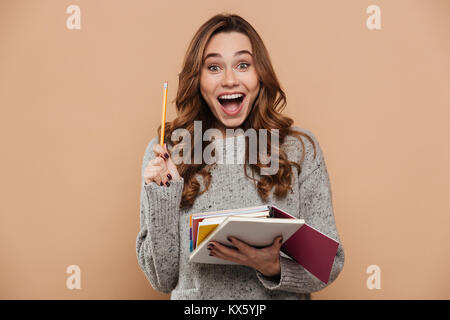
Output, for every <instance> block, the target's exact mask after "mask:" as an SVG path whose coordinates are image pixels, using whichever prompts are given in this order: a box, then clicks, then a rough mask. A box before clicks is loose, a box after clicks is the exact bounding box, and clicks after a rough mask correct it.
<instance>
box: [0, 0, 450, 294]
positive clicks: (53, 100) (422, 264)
mask: <svg viewBox="0 0 450 320" xmlns="http://www.w3.org/2000/svg"><path fill="white" fill-rule="evenodd" d="M71 4H77V5H79V6H80V8H81V30H69V29H68V28H67V27H66V19H67V18H68V16H69V14H67V13H66V8H67V7H68V6H69V5H71ZM372 4H376V5H379V6H380V8H381V23H382V29H381V30H368V28H367V27H366V19H367V18H368V16H369V14H367V13H366V8H367V7H368V6H369V5H372ZM219 12H232V13H237V14H239V15H241V16H242V17H244V18H245V19H247V20H248V21H249V22H250V23H251V24H252V25H253V26H254V27H255V29H256V30H257V31H258V32H259V34H260V35H261V37H262V38H263V40H264V42H265V44H266V46H267V47H268V50H269V52H270V54H271V58H272V62H273V64H274V67H275V70H276V72H277V75H278V77H279V79H280V81H281V84H282V87H283V89H285V92H286V94H287V98H288V106H287V108H286V110H285V113H286V114H287V115H289V116H291V117H292V118H293V119H294V120H295V124H296V125H299V126H301V127H304V128H307V129H309V130H311V131H312V132H313V133H314V134H315V135H316V137H317V138H318V139H319V142H320V144H321V146H322V148H323V150H324V154H325V157H326V162H327V166H328V170H329V174H330V179H331V183H332V192H333V203H334V209H335V218H336V224H337V228H338V232H339V234H340V237H341V240H342V243H343V245H344V248H345V253H346V261H345V267H344V269H343V271H342V273H341V274H340V276H339V278H338V279H337V280H336V281H335V282H334V283H333V284H332V285H330V286H329V287H327V288H325V289H324V290H322V291H320V292H317V293H314V294H313V299H449V298H450V277H449V276H448V271H449V270H450V236H449V232H448V228H449V224H450V215H449V212H450V210H449V209H450V204H449V201H448V199H449V190H450V182H449V181H450V168H449V165H448V164H449V163H450V146H449V136H450V128H449V127H450V126H449V119H450V108H449V107H450V90H449V88H450V59H449V56H450V2H449V1H447V0H441V1H438V0H433V1H430V0H420V1H419V0H397V1H381V0H371V1H363V0H345V1H332V0H329V1H312V0H311V1H256V0H254V1H241V0H237V1H231V0H230V1H223V2H222V3H219V2H218V1H206V0H205V1H203V0H202V1H199V0H197V1H182V0H177V1H125V0H123V1H112V0H97V1H87V0H76V1H75V0H73V1H63V0H60V1H54V0H45V1H44V0H40V1H24V0H9V1H8V0H0V105H1V117H0V139H1V166H0V170H1V171H0V176H1V179H2V183H1V185H0V188H1V189H0V195H1V201H0V210H1V215H0V219H1V220H0V298H2V299H153V298H158V299H166V298H168V297H169V296H168V295H163V294H160V293H157V292H155V291H153V289H152V288H151V286H150V284H149V283H148V282H147V280H146V278H145V276H144V274H143V273H142V272H141V271H140V269H139V266H138V264H137V258H136V253H135V241H136V235H137V233H138V230H139V195H140V181H141V180H140V179H141V178H140V169H141V164H142V163H141V161H142V157H143V154H144V150H145V147H146V146H147V143H148V142H149V141H150V140H151V138H153V137H154V136H155V135H156V128H157V126H158V125H159V123H160V109H161V104H162V84H163V81H164V80H168V81H169V100H170V101H172V100H173V99H174V98H175V93H176V87H177V84H178V78H177V75H178V73H179V72H180V70H181V63H182V58H183V56H184V53H185V51H186V49H187V45H188V43H189V41H190V39H191V38H192V36H193V34H194V32H195V31H196V30H197V29H198V27H199V26H200V25H201V24H202V23H203V22H205V21H206V20H207V19H208V18H210V17H211V16H212V15H214V14H216V13H219ZM168 109H169V110H168V114H167V120H172V119H173V118H174V117H175V112H174V110H175V109H174V105H173V103H171V104H169V106H168ZM69 265H78V266H80V268H81V286H82V287H81V290H68V289H67V288H66V279H67V277H68V276H69V275H68V274H66V268H67V267H68V266H69ZM370 265H378V266H379V267H380V268H381V289H379V290H369V289H368V288H367V286H366V280H367V278H368V276H369V275H368V274H367V273H366V269H367V267H368V266H370Z"/></svg>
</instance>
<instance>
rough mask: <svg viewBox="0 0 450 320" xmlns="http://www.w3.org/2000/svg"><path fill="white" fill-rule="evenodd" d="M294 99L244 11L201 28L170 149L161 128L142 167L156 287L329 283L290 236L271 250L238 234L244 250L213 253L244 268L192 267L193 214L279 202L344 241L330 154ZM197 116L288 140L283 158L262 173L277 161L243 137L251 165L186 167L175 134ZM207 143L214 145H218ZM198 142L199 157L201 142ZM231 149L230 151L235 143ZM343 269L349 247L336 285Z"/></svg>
mask: <svg viewBox="0 0 450 320" xmlns="http://www.w3.org/2000/svg"><path fill="white" fill-rule="evenodd" d="M227 98H228V99H227ZM285 105H286V98H285V94H284V92H283V91H282V90H281V88H280V85H279V82H278V80H277V78H276V76H275V72H274V70H273V68H272V64H271V62H270V58H269V54H268V52H267V50H266V48H265V46H264V44H263V41H262V40H261V38H260V37H259V35H258V34H257V32H256V31H255V30H254V29H253V27H252V26H251V25H250V24H249V23H248V22H247V21H245V20H244V19H242V18H241V17H239V16H237V15H216V16H214V17H212V18H211V19H210V20H208V21H207V22H206V23H205V24H203V25H202V26H201V27H200V29H199V30H198V31H197V33H196V34H195V35H194V38H193V39H192V41H191V43H190V45H189V48H188V50H187V53H186V56H185V58H184V62H183V68H182V72H181V73H180V75H179V87H178V92H177V96H176V107H177V114H178V116H177V118H176V119H175V120H174V121H173V122H171V123H167V124H166V129H165V137H164V141H165V142H166V144H165V146H164V148H163V147H162V146H160V145H159V143H158V141H159V135H160V132H161V127H159V128H158V137H155V138H153V139H152V141H151V142H150V143H149V145H148V146H147V149H146V151H145V155H144V159H143V164H142V177H143V179H142V192H141V213H140V218H141V220H140V222H141V229H140V232H139V234H138V236H137V243H136V253H137V257H138V262H139V265H140V267H141V269H142V271H143V272H144V274H145V275H146V277H147V279H148V280H149V281H150V283H151V285H152V286H153V288H155V289H156V290H158V291H161V292H165V293H169V292H171V293H172V295H171V298H172V299H310V298H311V295H310V294H311V292H315V291H318V290H321V289H322V288H324V287H325V286H326V284H325V283H323V282H321V281H320V280H318V279H317V278H316V277H314V276H313V275H312V274H311V273H309V272H308V271H307V270H305V269H304V268H303V267H302V266H301V265H299V264H298V263H296V262H295V261H293V260H292V259H290V258H288V257H286V256H283V255H280V246H281V239H280V237H278V238H276V239H274V241H273V244H272V245H271V246H269V247H266V248H263V249H256V248H253V247H251V246H249V245H247V244H245V243H244V242H241V241H240V240H239V239H234V238H233V239H232V241H233V244H234V245H235V247H236V249H232V248H228V247H225V246H223V245H221V244H220V243H217V242H212V243H210V244H209V245H208V248H209V249H210V252H211V255H213V256H216V257H218V258H221V259H225V260H230V261H234V262H237V263H238V264H239V265H215V264H197V263H189V254H190V250H189V215H190V214H192V213H198V212H209V211H216V210H225V209H233V208H243V207H251V206H259V205H264V204H274V205H276V206H277V207H279V208H282V209H284V210H285V211H286V212H289V213H291V214H292V215H295V216H296V217H298V218H302V219H304V220H305V221H306V222H307V223H308V224H309V225H311V226H312V227H314V228H316V229H318V230H320V231H321V232H323V233H325V234H327V235H328V236H330V237H332V238H334V239H335V240H337V241H339V235H338V233H337V231H336V226H335V222H334V214H333V207H332V198H331V188H330V182H329V177H328V173H327V169H326V165H325V161H324V158H323V154H322V151H321V149H320V146H319V144H318V142H317V139H316V138H315V137H314V135H313V134H312V133H311V132H310V131H308V130H306V129H301V128H299V127H294V126H292V123H293V120H291V119H290V118H288V117H286V116H283V115H282V114H281V111H282V109H283V108H284V107H285ZM194 122H195V123H198V122H200V123H201V125H202V128H203V129H211V128H217V129H218V130H219V132H221V133H223V135H224V136H225V131H226V130H227V129H228V130H230V129H238V128H239V129H242V130H243V131H246V130H248V129H256V130H261V129H267V132H269V134H270V135H273V134H275V135H276V137H277V138H278V139H279V141H280V145H279V148H275V151H274V152H273V153H272V152H271V155H276V156H277V158H276V159H277V161H278V162H279V163H278V165H279V167H278V170H277V172H276V173H275V174H272V175H265V174H261V173H262V169H264V168H266V167H267V166H268V165H267V163H263V161H261V157H259V156H258V161H257V163H252V164H250V163H249V162H247V155H248V154H249V144H248V141H247V140H246V139H240V140H239V139H238V138H239V137H238V138H231V141H233V139H236V140H239V141H240V142H241V143H242V142H243V143H244V147H245V159H244V160H245V161H246V163H245V164H235V163H234V164H219V163H213V164H206V163H205V162H204V161H202V163H197V162H195V161H189V162H188V163H186V162H184V163H179V164H176V163H175V162H174V161H173V159H172V156H174V152H173V151H174V150H175V149H174V147H176V146H177V145H178V144H180V143H181V141H171V136H172V133H173V132H174V131H175V130H177V129H180V128H183V129H186V130H187V132H189V133H190V134H191V136H193V134H194ZM274 129H278V134H276V133H273V132H276V131H275V130H274ZM240 137H242V135H241V136H240ZM271 137H272V136H271ZM223 141H228V142H230V139H225V140H220V138H218V139H216V140H215V141H214V142H213V143H217V145H216V146H217V147H218V148H221V147H224V146H225V145H228V144H226V143H222V144H220V143H219V142H223ZM272 141H273V140H272V139H269V138H268V139H267V142H266V144H267V145H264V146H263V147H267V149H266V150H272V148H271V147H272V145H271V142H272ZM200 142H201V143H200V147H201V148H202V149H201V150H204V149H205V147H206V146H208V141H202V140H200ZM258 144H261V142H260V141H258ZM189 147H190V148H189V149H190V150H191V151H192V152H191V153H189V155H188V158H190V159H192V156H191V155H193V154H194V152H193V150H194V147H198V145H197V146H196V145H195V143H190V144H189ZM259 147H260V146H258V148H259ZM235 150H236V149H235ZM258 150H260V149H258ZM222 151H224V152H225V154H226V153H227V152H229V149H225V150H222ZM171 152H173V153H172V156H171ZM183 153H184V152H183ZM234 155H235V153H234ZM183 156H185V155H183ZM271 159H273V158H271ZM249 169H250V171H251V177H250V176H249ZM343 265H344V251H343V248H342V245H339V248H338V251H337V254H336V257H335V260H334V264H333V268H332V272H331V275H330V280H329V282H328V284H330V283H331V282H333V281H334V280H335V279H336V278H337V276H338V274H339V273H340V272H341V270H342V268H343Z"/></svg>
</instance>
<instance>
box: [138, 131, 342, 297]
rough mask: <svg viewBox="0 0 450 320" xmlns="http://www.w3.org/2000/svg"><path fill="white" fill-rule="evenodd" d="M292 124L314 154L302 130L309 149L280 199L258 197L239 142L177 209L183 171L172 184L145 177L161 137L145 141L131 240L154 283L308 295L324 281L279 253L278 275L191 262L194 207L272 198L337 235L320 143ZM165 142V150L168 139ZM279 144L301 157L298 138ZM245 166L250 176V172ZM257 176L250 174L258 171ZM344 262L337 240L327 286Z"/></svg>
mask: <svg viewBox="0 0 450 320" xmlns="http://www.w3.org/2000/svg"><path fill="white" fill-rule="evenodd" d="M293 128H294V129H295V130H297V131H302V132H304V133H307V134H308V135H309V136H310V137H311V138H312V139H313V141H314V142H315V144H316V150H317V155H316V158H315V159H314V149H313V146H312V144H311V143H310V142H309V140H307V139H306V138H304V137H301V139H302V140H303V142H304V144H305V150H306V153H305V159H304V163H303V166H302V168H303V169H302V171H301V174H300V175H299V174H298V171H297V168H295V167H292V170H293V172H294V175H293V176H294V178H293V180H292V181H293V184H292V186H293V188H292V191H291V192H289V193H288V194H287V196H286V197H285V198H283V199H281V200H279V199H276V197H275V196H274V195H273V193H272V192H273V190H272V192H271V194H270V196H269V198H268V199H267V200H266V201H264V200H262V198H261V197H260V196H259V195H258V193H257V190H256V188H255V185H254V182H253V181H252V180H250V179H249V178H247V177H245V174H244V165H243V164H240V163H242V162H239V160H238V159H237V158H236V157H238V156H239V154H238V153H237V152H236V151H237V150H238V149H237V145H238V143H236V144H235V149H234V151H235V152H234V156H235V160H236V161H235V162H234V164H232V163H229V161H228V160H227V161H223V164H220V163H219V164H217V163H216V164H214V165H213V168H212V170H211V176H212V183H211V185H210V188H209V190H208V191H207V192H205V193H204V194H202V195H200V196H198V197H197V198H196V200H195V202H194V205H193V206H192V207H191V208H189V209H180V208H179V205H180V201H181V195H182V192H183V187H184V179H183V178H182V179H181V180H177V181H171V182H170V186H169V187H166V186H159V185H157V184H156V183H154V182H152V183H150V184H148V185H147V184H145V183H144V178H143V172H144V168H145V167H146V166H147V164H148V162H149V161H150V160H151V159H153V158H154V154H153V151H152V147H153V145H154V144H156V143H159V142H158V139H157V137H155V138H153V139H152V140H151V141H150V143H149V144H148V146H147V148H146V150H145V154H144V159H143V163H142V172H141V177H142V182H141V200H140V208H141V209H140V231H139V234H138V235H137V239H136V254H137V259H138V263H139V266H140V268H141V270H142V271H143V272H144V274H145V276H146V278H147V279H148V281H149V282H150V284H151V285H152V287H153V288H154V289H155V290H158V291H161V292H164V293H169V292H171V293H172V294H171V299H263V300H266V299H311V294H310V293H311V292H315V291H319V290H321V289H323V288H324V287H326V286H327V285H326V284H324V283H323V282H321V281H320V280H319V279H317V278H316V277H315V276H313V275H312V274H311V273H309V271H307V270H305V269H304V268H303V267H302V266H300V265H299V264H297V263H296V262H295V261H294V260H291V259H290V258H288V257H286V256H284V255H282V256H281V257H280V263H281V276H280V277H278V278H270V277H266V276H264V275H262V274H261V273H259V272H258V271H256V270H254V269H252V268H249V267H246V266H238V265H215V264H199V263H190V262H189V254H190V252H189V215H190V214H192V213H198V212H209V211H215V210H225V209H234V208H243V207H252V206H260V205H265V204H273V205H275V206H277V207H279V208H280V209H283V210H285V211H286V212H288V213H290V214H291V215H294V216H296V217H298V218H302V219H304V220H305V222H306V223H308V224H309V225H310V226H312V227H314V228H316V229H318V230H319V231H321V232H323V233H325V234H326V235H328V236H330V237H331V238H333V239H335V240H337V241H339V242H340V239H339V235H338V232H337V230H336V225H335V221H334V213H333V205H332V194H331V186H330V181H329V176H328V172H327V168H326V165H325V161H324V156H323V153H322V150H321V148H320V146H319V144H318V141H317V139H316V137H315V136H314V135H313V134H312V132H311V131H309V130H307V129H303V128H299V127H293ZM235 139H238V138H231V140H230V139H225V140H222V141H226V142H225V143H222V144H221V146H222V148H223V152H224V155H226V154H227V152H230V149H229V148H228V147H227V146H229V142H230V141H232V142H234V141H235ZM166 143H167V144H168V148H169V151H170V150H171V145H170V142H169V141H166ZM233 144H234V143H233ZM280 148H283V149H284V150H285V152H286V153H287V156H288V159H289V160H291V161H296V162H297V163H300V159H301V152H302V144H301V143H300V141H298V139H297V138H296V137H293V136H287V137H286V140H285V141H284V143H283V144H280ZM227 159H230V158H227ZM247 172H248V174H249V175H250V176H251V171H250V170H247ZM259 177H260V176H259V175H258V174H255V178H259ZM197 179H198V180H199V182H200V186H201V189H200V190H203V188H204V184H203V179H202V177H201V176H198V178H197ZM343 266H344V250H343V247H342V244H340V245H339V248H338V251H337V254H336V257H335V260H334V264H333V268H332V271H331V275H330V281H329V282H328V285H329V284H330V283H332V282H333V281H334V280H335V279H336V278H337V276H338V275H339V273H340V272H341V270H342V268H343Z"/></svg>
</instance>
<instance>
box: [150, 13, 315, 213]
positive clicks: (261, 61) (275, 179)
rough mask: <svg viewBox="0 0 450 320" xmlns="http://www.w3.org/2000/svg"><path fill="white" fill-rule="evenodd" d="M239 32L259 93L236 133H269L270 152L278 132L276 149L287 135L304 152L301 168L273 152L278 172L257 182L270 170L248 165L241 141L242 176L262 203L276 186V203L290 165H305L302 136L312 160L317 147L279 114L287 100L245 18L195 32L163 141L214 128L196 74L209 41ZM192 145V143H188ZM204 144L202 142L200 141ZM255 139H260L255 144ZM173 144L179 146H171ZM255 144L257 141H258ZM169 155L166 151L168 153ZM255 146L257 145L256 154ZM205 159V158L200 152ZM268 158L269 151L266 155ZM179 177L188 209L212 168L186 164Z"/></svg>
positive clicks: (220, 19)
mask: <svg viewBox="0 0 450 320" xmlns="http://www.w3.org/2000/svg"><path fill="white" fill-rule="evenodd" d="M232 31H235V32H240V33H242V34H244V35H246V36H247V37H248V38H249V39H250V42H251V45H252V49H253V57H254V66H255V68H256V72H257V74H258V76H259V81H260V91H259V94H258V96H257V98H256V99H255V102H254V105H253V106H252V110H251V112H250V114H249V116H248V117H247V118H246V120H245V121H244V122H243V123H242V125H241V126H240V128H242V129H243V130H244V131H246V130H247V129H249V128H253V129H255V130H256V131H258V130H259V129H266V130H267V135H268V137H267V149H265V150H268V151H270V150H272V147H271V134H273V133H272V132H271V130H272V129H278V130H279V131H278V133H279V136H278V139H279V140H278V141H279V145H280V146H281V144H282V143H283V142H284V140H285V137H286V136H287V135H291V136H296V137H297V139H298V140H300V142H301V143H302V146H303V152H302V157H301V161H300V164H297V163H296V162H292V161H289V160H288V159H287V155H286V153H285V152H284V151H283V150H282V148H277V150H276V154H278V157H279V170H278V172H277V173H276V174H274V175H261V178H260V179H259V180H257V179H255V178H254V174H255V172H257V173H258V174H261V168H263V167H268V166H269V165H263V164H261V163H260V156H259V155H258V157H257V163H256V164H249V163H248V162H247V158H248V154H249V145H248V140H247V139H248V138H247V137H246V138H245V152H246V155H245V165H244V172H245V176H246V177H248V178H249V179H252V180H253V181H254V183H255V185H256V188H257V191H258V194H259V195H260V196H261V198H262V199H264V200H265V199H267V197H268V196H269V193H270V191H271V190H272V189H273V188H274V187H275V190H274V195H275V196H276V197H278V198H282V197H285V196H286V195H287V193H288V192H289V191H290V190H291V189H292V187H291V178H292V174H293V173H292V170H291V166H295V167H296V168H297V169H298V170H299V172H301V164H302V163H303V160H304V156H305V153H304V150H305V148H304V143H303V141H302V139H300V136H304V137H306V138H307V139H308V140H309V141H310V142H311V143H312V145H313V146H314V157H316V146H315V144H314V141H313V140H312V139H311V138H310V137H309V136H308V135H307V134H305V133H303V132H299V131H296V130H293V129H292V128H291V126H292V124H293V122H294V121H293V120H292V119H291V118H289V117H286V116H283V115H282V114H281V112H282V111H283V109H284V108H285V107H286V104H287V103H286V95H285V93H284V92H283V90H281V87H280V84H279V82H278V79H277V76H276V75H275V72H274V70H273V67H272V63H271V61H270V57H269V53H268V51H267V49H266V47H265V45H264V43H263V41H262V39H261V38H260V36H259V35H258V33H257V32H256V31H255V29H254V28H253V27H252V26H251V25H250V24H249V23H248V22H247V21H246V20H244V19H243V18H241V17H240V16H238V15H235V14H218V15H215V16H214V17H212V18H211V19H209V20H208V21H206V22H205V23H204V24H203V25H202V26H201V27H200V28H199V30H198V31H197V32H196V33H195V35H194V37H193V39H192V40H191V42H190V44H189V47H188V49H187V52H186V55H185V57H184V60H183V66H182V71H181V73H180V74H179V84H178V91H177V95H176V98H175V101H174V102H175V103H176V111H177V117H176V118H175V119H174V120H173V121H172V122H166V124H165V134H164V141H167V142H169V141H171V139H170V138H171V136H172V132H173V131H174V130H176V129H178V128H184V129H186V130H188V131H189V132H190V134H191V137H193V136H194V121H201V122H202V129H203V130H207V129H209V128H217V127H218V126H217V124H218V123H217V122H218V120H217V119H216V117H215V116H214V114H213V113H212V112H211V110H210V108H209V106H208V105H207V103H206V102H205V100H204V99H203V96H202V94H201V93H200V72H201V68H202V63H203V62H202V61H203V54H204V51H205V48H206V46H207V44H208V41H209V40H210V39H211V38H212V37H213V36H214V35H215V34H217V33H219V32H232ZM160 135H161V126H159V127H158V140H159V138H160ZM191 140H193V139H191ZM202 140H203V139H202ZM257 140H258V139H257ZM170 143H173V145H177V144H178V143H180V142H179V141H174V142H169V143H168V147H170ZM207 143H210V142H209V141H202V150H204V148H205V147H206V146H207ZM257 143H258V144H259V141H258V142H257ZM169 150H170V149H169ZM193 150H194V142H193V141H192V142H191V153H190V155H191V156H192V155H193V154H194V151H193ZM257 150H260V149H259V146H258V149H257ZM202 154H203V153H202ZM268 156H269V157H270V152H269V153H268ZM247 166H250V168H251V171H252V176H253V177H252V178H250V177H249V176H248V173H247ZM177 169H178V172H179V173H180V175H181V176H182V177H183V178H184V189H183V194H182V199H181V204H180V207H181V208H183V207H190V206H192V205H193V203H194V201H195V199H196V197H197V196H199V195H201V194H203V193H204V192H206V191H207V190H208V188H209V186H210V184H211V175H210V171H209V170H210V169H211V165H207V164H206V163H203V162H202V163H201V164H194V161H192V160H191V163H190V164H186V163H184V161H183V163H181V164H179V165H177ZM197 174H199V175H201V176H202V177H203V180H204V186H205V188H204V190H202V191H200V183H199V181H198V180H197V177H196V176H197Z"/></svg>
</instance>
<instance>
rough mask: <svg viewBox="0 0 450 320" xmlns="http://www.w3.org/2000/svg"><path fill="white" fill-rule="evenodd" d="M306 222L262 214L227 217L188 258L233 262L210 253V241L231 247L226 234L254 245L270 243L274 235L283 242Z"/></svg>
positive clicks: (215, 262)
mask: <svg viewBox="0 0 450 320" xmlns="http://www.w3.org/2000/svg"><path fill="white" fill-rule="evenodd" d="M304 224H305V221H304V220H303V219H285V218H263V219H261V217H252V218H250V217H242V216H229V217H226V218H225V219H224V220H223V221H222V222H221V223H220V224H219V226H217V227H216V228H215V229H214V231H213V232H211V233H210V234H209V235H208V236H207V237H206V238H205V240H203V241H202V242H201V243H200V244H199V246H198V247H197V248H196V249H195V250H194V251H193V252H191V254H190V257H189V261H190V262H196V263H212V264H236V263H235V262H232V261H228V260H223V259H219V258H216V257H213V256H210V255H209V253H210V251H209V250H208V249H207V246H208V244H209V242H210V241H216V242H219V243H221V244H223V245H226V246H229V247H234V246H233V244H232V243H231V242H230V241H228V239H227V238H228V237H229V236H232V237H235V238H237V239H239V240H241V241H243V242H245V243H247V244H249V245H251V246H254V247H266V246H270V245H272V243H273V240H274V239H275V238H276V237H277V236H280V235H281V236H282V237H283V243H284V242H286V241H287V240H288V239H289V238H290V237H291V236H292V235H293V234H294V233H295V232H296V231H297V230H298V229H300V227H302V226H303V225H304Z"/></svg>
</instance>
